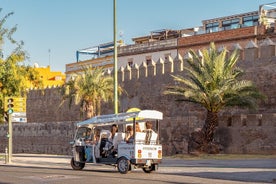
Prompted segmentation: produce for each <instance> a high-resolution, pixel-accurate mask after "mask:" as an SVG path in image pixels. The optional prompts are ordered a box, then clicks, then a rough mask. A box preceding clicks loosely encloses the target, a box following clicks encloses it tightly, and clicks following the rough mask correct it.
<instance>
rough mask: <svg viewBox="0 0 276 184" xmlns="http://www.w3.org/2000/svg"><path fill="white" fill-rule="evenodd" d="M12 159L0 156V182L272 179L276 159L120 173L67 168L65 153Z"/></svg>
mask: <svg viewBox="0 0 276 184" xmlns="http://www.w3.org/2000/svg"><path fill="white" fill-rule="evenodd" d="M12 161H13V162H12V163H10V164H5V163H4V160H3V158H2V159H0V183H1V184H4V183H5V184H15V183H16V184H17V183H22V184H25V183H28V184H29V183H38V184H40V183H47V184H48V183H49V184H54V183H66V184H71V183H72V184H73V183H82V184H83V183H84V184H85V183H109V184H110V183H120V184H124V183H128V184H132V183H135V184H139V183H153V184H154V183H206V184H211V183H212V184H213V183H233V184H238V183H239V184H245V183H246V184H248V183H258V184H260V183H276V159H247V160H181V159H166V158H164V159H163V163H162V164H161V165H160V167H159V170H158V171H157V172H154V173H151V174H147V173H144V172H143V171H142V170H141V169H136V170H134V171H132V172H131V173H129V174H120V173H119V172H118V171H117V170H116V169H115V168H114V167H110V166H105V165H87V166H86V167H85V168H84V170H83V171H74V170H72V169H71V167H70V164H69V161H70V158H69V157H67V156H53V155H23V154H19V155H14V157H13V159H12Z"/></svg>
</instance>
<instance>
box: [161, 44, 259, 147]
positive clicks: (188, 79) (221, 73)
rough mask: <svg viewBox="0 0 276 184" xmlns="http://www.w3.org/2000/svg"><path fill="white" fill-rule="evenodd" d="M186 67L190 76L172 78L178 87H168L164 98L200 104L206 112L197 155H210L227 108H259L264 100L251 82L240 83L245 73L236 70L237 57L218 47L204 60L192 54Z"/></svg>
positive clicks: (209, 50)
mask: <svg viewBox="0 0 276 184" xmlns="http://www.w3.org/2000/svg"><path fill="white" fill-rule="evenodd" d="M189 53H190V54H191V56H192V57H191V58H190V59H188V60H187V63H188V67H185V71H187V76H179V75H178V76H175V75H172V77H173V79H174V81H177V82H178V84H179V85H176V86H169V87H167V89H166V90H165V91H164V94H170V95H177V96H178V97H182V98H181V99H179V100H182V101H187V102H193V103H197V104H200V105H201V106H203V107H204V108H205V109H206V110H207V116H206V119H205V123H204V126H203V128H202V129H201V132H200V133H201V138H202V140H201V141H200V143H199V146H198V149H199V150H198V151H203V152H208V148H210V145H211V144H212V145H213V143H212V141H213V137H214V131H215V129H216V127H217V125H218V112H219V111H220V110H222V109H223V108H225V107H227V106H240V107H249V108H256V107H257V100H258V99H263V98H264V96H263V95H262V94H261V93H260V92H259V91H258V90H257V88H256V87H255V86H254V85H253V83H252V82H251V81H248V80H241V79H240V76H241V75H242V74H243V71H242V70H241V69H240V68H238V67H236V63H237V61H238V58H239V56H238V53H237V51H234V52H233V53H232V54H231V55H230V57H227V50H226V49H223V50H222V51H221V52H219V51H217V50H216V48H215V44H214V43H211V44H210V49H204V50H203V51H202V57H200V56H198V55H197V54H196V53H195V52H194V51H193V50H191V51H190V52H189Z"/></svg>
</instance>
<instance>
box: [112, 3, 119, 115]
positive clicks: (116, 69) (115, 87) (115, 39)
mask: <svg viewBox="0 0 276 184" xmlns="http://www.w3.org/2000/svg"><path fill="white" fill-rule="evenodd" d="M116 34H117V28H116V0H113V39H114V54H113V61H114V68H113V71H114V113H115V114H117V113H118V75H117V71H118V68H117V36H116Z"/></svg>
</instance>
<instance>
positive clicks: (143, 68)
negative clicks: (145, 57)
mask: <svg viewBox="0 0 276 184" xmlns="http://www.w3.org/2000/svg"><path fill="white" fill-rule="evenodd" d="M145 77H148V66H147V63H146V62H142V64H141V65H140V66H139V78H145Z"/></svg>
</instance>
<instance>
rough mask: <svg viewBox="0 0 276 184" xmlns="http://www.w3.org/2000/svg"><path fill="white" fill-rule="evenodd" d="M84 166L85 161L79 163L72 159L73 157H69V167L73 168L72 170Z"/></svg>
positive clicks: (80, 168)
mask: <svg viewBox="0 0 276 184" xmlns="http://www.w3.org/2000/svg"><path fill="white" fill-rule="evenodd" d="M84 166H85V163H81V162H76V161H75V160H74V158H72V159H71V167H72V168H73V169H74V170H82V169H83V168H84Z"/></svg>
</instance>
